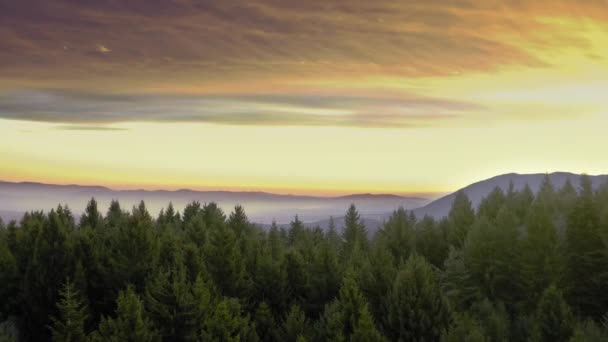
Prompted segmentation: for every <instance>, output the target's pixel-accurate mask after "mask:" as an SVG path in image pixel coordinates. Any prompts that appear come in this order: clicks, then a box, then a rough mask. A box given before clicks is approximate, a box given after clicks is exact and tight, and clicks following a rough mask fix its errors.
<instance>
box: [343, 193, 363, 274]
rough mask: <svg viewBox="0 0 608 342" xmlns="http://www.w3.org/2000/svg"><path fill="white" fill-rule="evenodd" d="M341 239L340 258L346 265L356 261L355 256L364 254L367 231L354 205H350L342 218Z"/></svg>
mask: <svg viewBox="0 0 608 342" xmlns="http://www.w3.org/2000/svg"><path fill="white" fill-rule="evenodd" d="M342 239H343V241H344V244H343V246H342V250H341V258H342V260H343V261H344V262H346V263H353V261H354V260H356V259H357V256H356V254H357V253H358V252H359V253H360V252H364V251H366V250H367V248H368V243H369V241H368V236H367V229H366V228H365V225H364V224H363V222H362V220H361V217H360V216H359V213H358V212H357V208H355V205H354V204H351V206H350V207H349V208H348V211H347V212H346V216H344V231H343V232H342Z"/></svg>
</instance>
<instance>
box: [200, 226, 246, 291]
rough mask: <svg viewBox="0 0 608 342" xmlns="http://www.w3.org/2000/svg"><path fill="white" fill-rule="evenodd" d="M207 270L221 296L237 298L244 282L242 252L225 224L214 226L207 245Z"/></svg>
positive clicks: (205, 254)
mask: <svg viewBox="0 0 608 342" xmlns="http://www.w3.org/2000/svg"><path fill="white" fill-rule="evenodd" d="M204 256H205V259H204V260H205V262H206V268H207V270H208V271H209V275H210V276H211V279H212V280H213V283H214V284H215V286H216V287H217V290H218V291H219V292H220V294H222V295H224V296H237V295H238V294H240V291H241V290H242V286H243V280H244V266H243V260H242V259H241V251H240V249H239V246H238V245H237V239H236V237H235V235H234V232H233V231H232V229H229V228H227V227H226V226H225V225H224V224H220V223H217V224H215V225H214V226H213V228H212V230H211V232H210V234H209V239H208V240H207V241H206V243H205V247H204Z"/></svg>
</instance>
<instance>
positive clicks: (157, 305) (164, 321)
mask: <svg viewBox="0 0 608 342" xmlns="http://www.w3.org/2000/svg"><path fill="white" fill-rule="evenodd" d="M145 307H146V310H147V311H148V312H149V313H150V317H151V318H152V320H153V322H154V323H155V326H156V327H159V328H160V333H161V336H162V337H163V339H164V340H168V341H194V340H195V339H196V336H197V323H198V322H197V303H196V301H195V298H194V295H193V293H192V290H191V284H189V283H188V282H187V281H186V273H185V270H184V269H183V268H181V267H180V268H179V269H173V270H171V271H170V272H162V271H161V272H159V273H158V274H157V275H156V276H155V277H154V278H153V279H152V280H151V281H148V283H147V286H146V296H145Z"/></svg>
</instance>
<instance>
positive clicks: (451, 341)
mask: <svg viewBox="0 0 608 342" xmlns="http://www.w3.org/2000/svg"><path fill="white" fill-rule="evenodd" d="M442 341H445V342H490V341H491V340H489V339H487V338H486V337H485V335H484V332H483V328H482V327H481V326H480V324H479V322H477V321H476V320H475V319H474V318H472V317H471V316H470V315H468V314H466V313H464V314H459V313H456V314H454V319H453V323H452V325H451V326H450V328H449V330H448V332H447V333H446V334H445V335H444V337H443V338H442Z"/></svg>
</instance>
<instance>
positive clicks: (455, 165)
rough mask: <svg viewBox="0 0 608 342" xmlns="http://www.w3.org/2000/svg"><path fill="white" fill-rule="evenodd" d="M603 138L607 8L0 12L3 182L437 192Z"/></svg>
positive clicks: (379, 5) (82, 7) (121, 5)
mask: <svg viewBox="0 0 608 342" xmlns="http://www.w3.org/2000/svg"><path fill="white" fill-rule="evenodd" d="M607 132H608V1H605V0H585V1H560V0H554V1H524V0H504V1H494V0H479V1H475V0H469V1H464V0H462V1H461V0H428V1H423V2H420V1H405V0H404V1H388V0H376V1H368V0H366V1H363V0H350V1H341V0H324V1H317V0H311V1H300V0H297V1H296V0H262V1H247V0H224V1H207V0H202V1H199V0H172V1H161V0H146V1H144V0H133V1H119V0H96V1H90V0H54V1H42V0H20V1H2V0H0V179H1V180H5V181H36V182H45V183H57V184H95V185H105V186H109V187H113V188H146V189H179V188H191V189H201V190H204V189H219V190H248V191H260V190H261V191H270V192H277V193H301V194H320V195H333V194H347V193H360V192H372V193H397V194H437V193H443V192H449V191H452V190H456V189H458V188H460V187H463V186H466V185H468V184H469V183H472V182H475V181H478V180H481V179H484V178H489V177H492V176H495V175H498V174H503V173H508V172H518V173H542V172H553V171H570V172H576V173H580V172H586V173H589V174H603V173H608V158H606V151H607V147H608V134H607Z"/></svg>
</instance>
